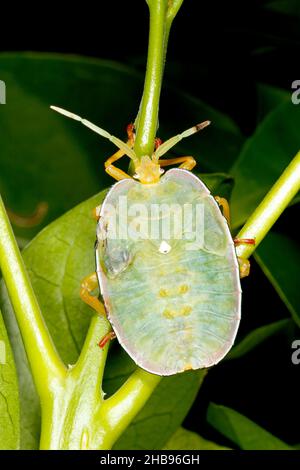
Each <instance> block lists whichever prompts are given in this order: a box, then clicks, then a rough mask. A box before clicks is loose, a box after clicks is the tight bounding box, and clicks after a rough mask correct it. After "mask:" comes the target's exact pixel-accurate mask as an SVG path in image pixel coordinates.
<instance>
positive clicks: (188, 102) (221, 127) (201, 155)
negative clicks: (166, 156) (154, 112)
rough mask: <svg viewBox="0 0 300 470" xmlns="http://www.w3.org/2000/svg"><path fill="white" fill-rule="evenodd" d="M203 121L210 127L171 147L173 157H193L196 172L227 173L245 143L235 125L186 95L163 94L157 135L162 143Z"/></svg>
mask: <svg viewBox="0 0 300 470" xmlns="http://www.w3.org/2000/svg"><path fill="white" fill-rule="evenodd" d="M206 119H209V120H210V121H211V125H210V126H209V127H207V128H206V129H205V130H203V132H200V133H199V134H196V135H195V136H193V137H190V138H188V139H183V140H182V141H180V142H179V143H178V144H177V145H176V147H174V153H175V154H176V155H178V156H182V155H193V156H194V157H195V159H196V160H197V162H198V164H197V167H196V172H202V171H208V172H227V171H228V170H229V169H230V168H231V166H232V165H233V163H234V162H235V160H236V159H237V157H238V155H239V153H240V150H241V147H242V144H243V142H244V138H243V137H242V135H241V132H240V130H239V129H238V127H237V126H236V124H235V123H234V122H233V121H232V119H230V118H229V117H228V116H226V115H225V114H222V113H221V112H219V111H217V110H215V109H214V108H212V107H211V106H209V105H207V104H205V103H203V102H202V101H200V100H198V99H196V98H194V97H192V96H190V95H188V94H185V93H181V92H178V91H177V90H175V89H172V88H170V89H168V88H166V89H165V90H164V91H163V95H162V100H161V107H160V125H161V128H160V129H159V132H158V134H159V135H160V136H162V137H163V139H165V138H168V137H171V136H172V135H175V134H178V133H179V132H181V131H183V130H184V129H187V128H189V127H191V126H192V125H194V124H196V123H198V122H201V121H205V120H206ZM160 130H161V132H160ZM172 151H173V149H172Z"/></svg>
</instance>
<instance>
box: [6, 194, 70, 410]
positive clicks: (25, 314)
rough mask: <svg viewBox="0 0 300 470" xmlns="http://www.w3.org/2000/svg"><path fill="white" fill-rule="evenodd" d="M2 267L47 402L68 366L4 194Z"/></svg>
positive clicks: (35, 374) (42, 399)
mask: <svg viewBox="0 0 300 470" xmlns="http://www.w3.org/2000/svg"><path fill="white" fill-rule="evenodd" d="M0 267H1V271H2V275H3V278H4V281H5V284H6V286H7V290H8V294H9V297H10V300H11V302H12V305H13V308H14V311H15V315H16V318H17V321H18V324H19V328H20V331H21V334H22V338H23V342H24V346H25V349H26V352H27V356H28V360H29V363H30V366H31V370H32V373H33V377H34V381H35V385H36V388H37V391H38V393H39V396H40V398H41V401H42V403H43V401H44V400H47V399H48V398H49V393H50V390H51V387H52V384H53V381H54V380H55V379H56V378H57V377H63V376H64V375H65V373H66V368H65V366H64V364H63V363H62V361H61V359H60V357H59V355H58V354H57V352H56V349H55V346H54V344H53V342H52V339H51V337H50V335H49V333H48V329H47V327H46V325H45V322H44V319H43V317H42V314H41V311H40V307H39V305H38V302H37V299H36V297H35V294H34V292H33V289H32V286H31V283H30V280H29V277H28V274H27V272H26V269H25V266H24V262H23V259H22V256H21V253H20V251H19V248H18V246H17V243H16V240H15V237H14V234H13V231H12V228H11V225H10V222H9V219H8V217H7V214H6V211H5V207H4V204H3V201H2V199H1V198H0Z"/></svg>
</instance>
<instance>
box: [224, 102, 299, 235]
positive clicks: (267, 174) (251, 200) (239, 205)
mask: <svg viewBox="0 0 300 470" xmlns="http://www.w3.org/2000/svg"><path fill="white" fill-rule="evenodd" d="M299 128H300V106H295V105H293V104H292V103H291V102H288V103H283V104H282V105H280V106H278V107H277V108H276V109H275V110H274V111H273V112H271V113H270V114H268V116H267V117H266V118H265V119H264V121H263V122H262V123H261V124H260V125H259V126H258V128H257V130H256V131H255V133H254V135H253V136H252V137H251V138H250V139H248V141H247V142H246V144H245V146H244V148H243V150H242V152H241V155H240V157H239V159H238V160H237V162H236V163H235V165H234V166H233V167H232V170H231V172H230V173H231V174H232V176H233V177H234V180H235V185H234V188H233V191H232V198H231V210H232V220H233V227H235V228H237V227H239V226H240V225H242V224H243V223H244V222H245V221H246V219H247V218H248V217H249V215H250V214H251V213H252V211H253V210H254V209H255V208H256V207H257V205H258V204H259V203H260V202H261V200H262V199H263V197H264V196H265V195H266V193H267V192H268V190H269V189H270V188H271V186H272V185H273V184H274V183H275V181H276V180H277V178H278V177H279V176H280V175H281V173H282V172H283V171H284V169H285V168H286V167H287V165H288V164H289V163H290V161H291V160H292V158H293V157H294V155H296V153H297V151H298V150H299V149H300V134H299Z"/></svg>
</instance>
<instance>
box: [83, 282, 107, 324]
mask: <svg viewBox="0 0 300 470" xmlns="http://www.w3.org/2000/svg"><path fill="white" fill-rule="evenodd" d="M97 287H98V279H97V274H96V273H92V274H89V275H88V276H86V277H85V278H84V279H83V280H82V281H81V284H80V297H81V299H82V300H83V302H85V303H86V304H88V305H89V306H90V307H92V308H93V309H94V310H96V312H97V313H99V315H104V316H106V312H105V308H104V306H103V304H102V302H100V300H99V299H98V298H97V297H95V296H94V295H91V292H93V290H95V289H96V288H97Z"/></svg>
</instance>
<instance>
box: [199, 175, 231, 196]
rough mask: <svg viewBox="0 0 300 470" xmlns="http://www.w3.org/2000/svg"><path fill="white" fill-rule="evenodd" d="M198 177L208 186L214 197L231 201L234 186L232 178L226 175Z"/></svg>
mask: <svg viewBox="0 0 300 470" xmlns="http://www.w3.org/2000/svg"><path fill="white" fill-rule="evenodd" d="M197 176H198V177H199V178H200V179H201V180H202V181H203V183H205V184H206V186H207V187H208V189H209V190H210V191H211V193H212V194H213V195H214V196H221V197H225V198H226V199H228V201H229V199H230V197H231V192H232V189H233V186H234V180H233V178H232V176H230V175H227V174H226V173H204V174H203V173H200V174H197Z"/></svg>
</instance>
